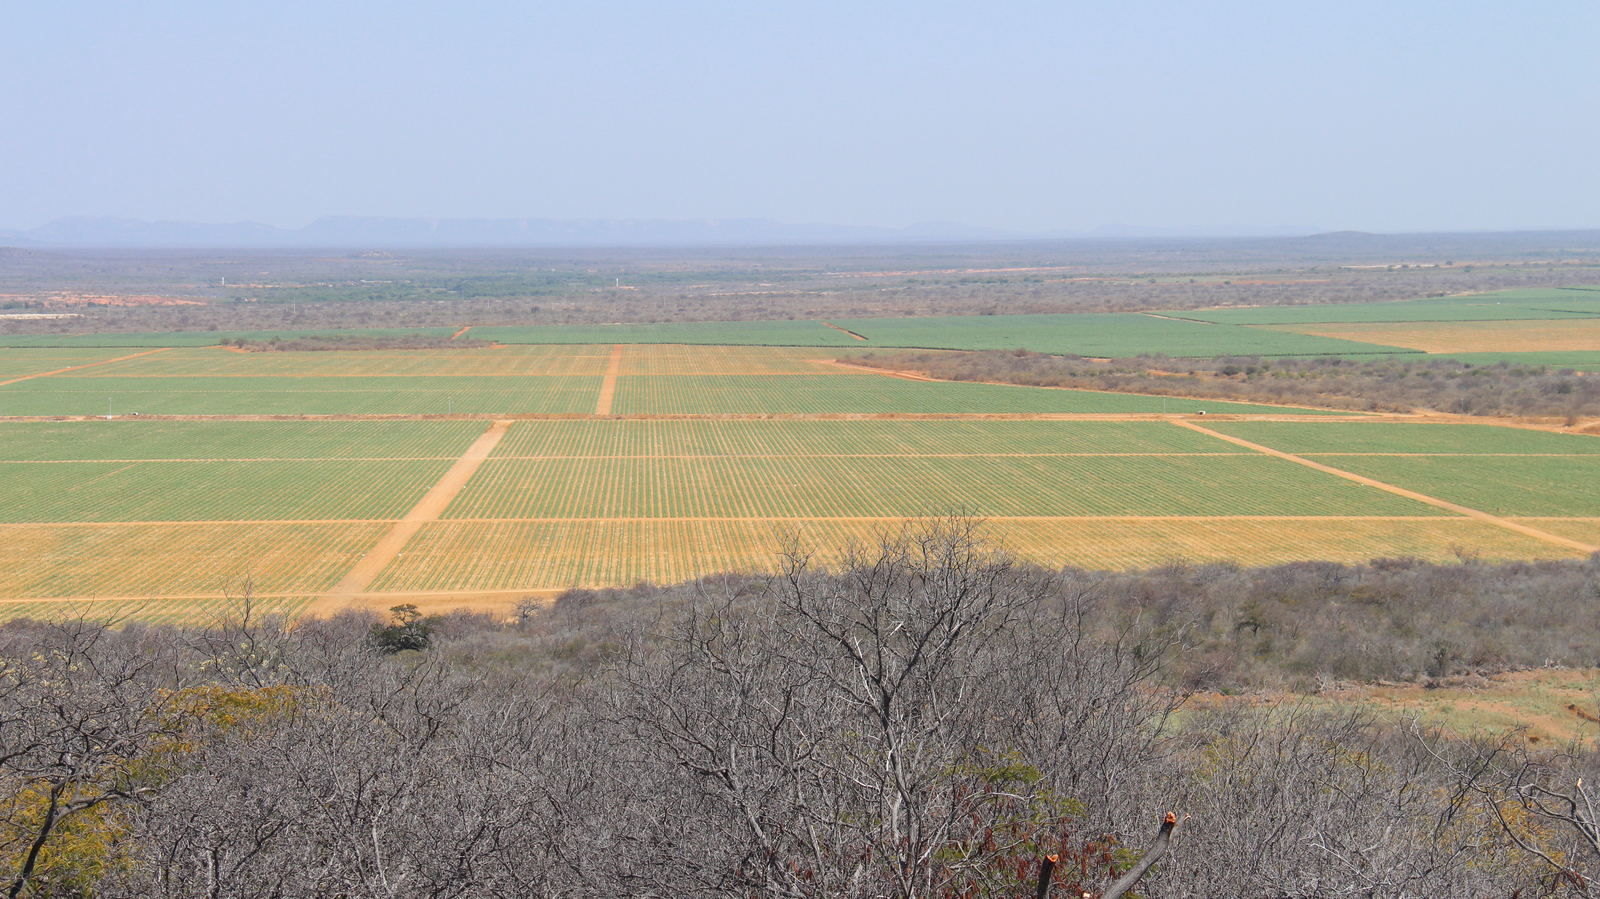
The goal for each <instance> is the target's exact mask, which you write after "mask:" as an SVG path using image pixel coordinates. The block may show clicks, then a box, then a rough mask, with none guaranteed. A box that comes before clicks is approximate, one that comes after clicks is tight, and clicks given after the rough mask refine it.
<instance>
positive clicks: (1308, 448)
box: [1207, 420, 1600, 455]
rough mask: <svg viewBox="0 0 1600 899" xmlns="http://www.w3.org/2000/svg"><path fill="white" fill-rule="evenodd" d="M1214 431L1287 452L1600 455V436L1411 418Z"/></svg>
mask: <svg viewBox="0 0 1600 899" xmlns="http://www.w3.org/2000/svg"><path fill="white" fill-rule="evenodd" d="M1207 427H1208V428H1211V429H1212V430H1214V431H1218V432H1221V433H1223V434H1228V435H1231V436H1234V437H1242V438H1244V439H1245V440H1249V441H1252V442H1254V443H1259V444H1262V445H1264V446H1270V447H1272V448H1273V449H1276V450H1282V451H1284V452H1286V453H1458V454H1473V453H1533V454H1552V453H1554V454H1573V455H1600V437H1591V436H1586V435H1583V434H1554V433H1550V432H1548V431H1534V430H1529V429H1527V428H1506V427H1498V426H1495V425H1458V424H1421V423H1418V424H1412V423H1409V422H1362V421H1359V420H1358V421H1346V422H1332V421H1330V422H1320V421H1318V422H1299V421H1295V422H1290V421H1219V422H1213V423H1210V424H1207Z"/></svg>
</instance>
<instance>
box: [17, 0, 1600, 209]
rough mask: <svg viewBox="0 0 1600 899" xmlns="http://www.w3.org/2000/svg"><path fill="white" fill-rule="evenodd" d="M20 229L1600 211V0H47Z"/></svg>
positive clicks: (20, 125) (20, 72)
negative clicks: (67, 0)
mask: <svg viewBox="0 0 1600 899" xmlns="http://www.w3.org/2000/svg"><path fill="white" fill-rule="evenodd" d="M9 18H10V22H9V27H8V29H7V30H6V33H5V35H4V36H0V47H3V48H4V51H5V52H4V53H0V77H3V78H4V79H5V80H6V83H7V84H8V85H10V86H11V87H12V89H11V90H10V91H7V92H6V93H5V95H4V96H3V97H0V115H3V117H4V118H3V121H4V122H5V123H6V125H7V127H6V128H5V129H4V136H3V137H0V172H3V174H0V230H10V231H27V230H30V229H35V228H38V227H40V226H42V225H45V224H46V223H49V222H52V221H54V220H57V219H60V218H63V217H73V216H105V217H112V218H126V219H138V220H144V221H164V222H204V223H230V222H259V223H262V224H265V225H268V226H271V227H273V228H278V229H299V228H304V227H306V226H307V225H308V223H312V222H315V221H317V220H318V219H321V218H323V217H326V216H371V217H392V218H430V219H513V218H527V219H542V220H588V221H595V220H628V221H669V222H670V221H701V220H738V219H766V220H772V221H774V222H783V223H793V224H801V223H826V224H828V225H830V226H838V227H840V228H882V229H904V228H906V227H907V226H911V225H916V224H918V223H928V222H935V223H961V224H962V225H964V226H971V227H972V228H974V229H996V230H998V231H1002V232H1009V233H1016V234H1052V235H1054V234H1068V233H1070V234H1082V233H1089V232H1094V231H1096V229H1103V228H1106V227H1107V226H1112V227H1113V228H1115V227H1122V228H1128V229H1131V230H1140V229H1148V230H1149V231H1151V232H1164V233H1179V232H1185V231H1187V232H1191V233H1195V234H1207V233H1211V234H1244V233H1279V234H1283V233H1310V232H1312V231H1340V230H1361V231H1372V232H1389V233H1406V232H1429V231H1499V230H1534V229H1582V228H1595V227H1600V214H1597V212H1596V210H1597V209H1600V178H1595V177H1594V175H1593V171H1592V170H1593V156H1594V148H1595V147H1596V146H1597V145H1600V121H1597V120H1596V119H1595V117H1594V116H1593V115H1592V114H1590V113H1587V112H1585V110H1593V109H1595V108H1600V62H1597V61H1596V59H1595V57H1594V54H1593V53H1592V52H1591V50H1592V46H1593V45H1594V43H1595V40H1596V38H1600V7H1596V6H1595V5H1594V4H1590V3H1581V2H1552V3H1546V4H1542V5H1539V6H1537V7H1533V8H1525V7H1508V6H1503V5H1498V4H1490V3H1483V2H1469V3H1451V4H1446V3H1443V2H1422V3H1411V4H1404V5H1400V6H1396V5H1393V4H1381V3H1376V2H1365V0H1362V2H1354V3H1347V4H1342V5H1339V6H1337V7H1331V6H1329V7H1311V6H1308V5H1293V6H1288V7H1285V6H1282V5H1278V4H1267V3H1255V2H1231V3H1201V4H1176V3H1156V2H1144V3H1131V4H1119V5H1116V6H1110V5H1106V6H1097V5H1088V4H1060V5H1047V4H1041V3H1025V2H1002V3H998V4H987V5H985V6H983V7H982V8H979V7H977V6H976V5H969V4H957V3H931V4H921V5H918V6H917V7H915V9H914V11H913V10H912V9H911V8H909V7H906V6H903V5H899V4H887V3H868V4H860V3H842V2H820V3H812V4H805V5H800V4H767V5H761V6H759V7H751V6H745V5H740V4H734V3H731V2H691V3H686V4H677V5H673V6H672V7H670V8H668V7H662V6H659V5H654V4H647V3H642V2H637V0H610V2H598V3H585V4H578V3H572V2H557V3H552V4H546V5H542V6H539V7H537V8H525V9H524V8H509V7H504V6H499V5H493V4H470V3H469V4H461V5H452V6H450V7H442V6H434V5H426V4H409V5H400V4H394V5H391V4H379V3H376V2H372V0H354V2H345V3H339V4H335V5H333V6H327V5H322V4H317V5H313V4H310V3H306V2H286V3H282V4H277V5H273V6H271V7H265V6H263V7H249V8H239V7H217V6H213V5H209V4H201V3H197V2H158V3H155V4H143V5H139V6H137V7H134V6H127V5H123V4H114V3H109V2H84V3H74V4H54V5H49V4H41V5H29V6H25V7H21V8H18V9H15V10H12V11H10V17H9Z"/></svg>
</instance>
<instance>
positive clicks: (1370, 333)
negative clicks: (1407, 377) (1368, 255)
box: [1261, 319, 1600, 353]
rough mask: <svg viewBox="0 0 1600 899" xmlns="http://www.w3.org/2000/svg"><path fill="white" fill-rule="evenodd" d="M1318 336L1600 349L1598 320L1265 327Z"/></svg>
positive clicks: (1441, 349)
mask: <svg viewBox="0 0 1600 899" xmlns="http://www.w3.org/2000/svg"><path fill="white" fill-rule="evenodd" d="M1261 327H1263V328H1266V329H1269V330H1273V331H1288V332H1291V333H1295V334H1308V335H1311V336H1314V337H1333V338H1337V339H1340V340H1360V341H1366V342H1368V343H1378V344H1383V345H1384V346H1398V347H1405V348H1407V349H1412V350H1421V351H1422V352H1424V353H1555V352H1583V351H1596V350H1600V319H1556V320H1534V321H1483V322H1476V321H1463V322H1411V323H1403V324H1402V323H1395V322H1345V323H1339V324H1312V325H1263V326H1261Z"/></svg>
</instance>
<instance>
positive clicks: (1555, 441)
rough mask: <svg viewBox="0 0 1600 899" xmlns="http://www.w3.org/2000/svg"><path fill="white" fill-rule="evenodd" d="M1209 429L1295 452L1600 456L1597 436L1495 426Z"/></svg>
mask: <svg viewBox="0 0 1600 899" xmlns="http://www.w3.org/2000/svg"><path fill="white" fill-rule="evenodd" d="M1206 426H1207V427H1209V428H1210V429H1211V430H1213V431H1217V432H1220V433H1223V434H1228V435H1231V436H1234V437H1240V438H1243V439H1245V440H1249V441H1252V442H1254V443H1259V444H1261V445H1263V446H1270V447H1272V448H1273V449H1276V450H1282V451H1284V452H1286V453H1295V454H1298V455H1315V454H1319V453H1383V454H1395V453H1402V454H1428V453H1435V454H1444V455H1489V454H1497V453H1510V454H1532V455H1600V437H1591V436H1586V435H1583V434H1552V433H1549V432H1546V431H1532V430H1528V429H1526V428H1507V427H1497V426H1495V425H1459V424H1410V423H1405V422H1382V423H1374V424H1363V423H1354V422H1352V423H1349V424H1345V423H1337V424H1335V423H1328V424H1324V423H1322V422H1244V421H1219V422H1211V423H1208V424H1207V425H1206ZM1596 511H1597V514H1600V510H1596Z"/></svg>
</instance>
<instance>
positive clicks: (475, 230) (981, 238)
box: [0, 216, 1316, 249]
mask: <svg viewBox="0 0 1600 899" xmlns="http://www.w3.org/2000/svg"><path fill="white" fill-rule="evenodd" d="M1315 230H1316V229H1314V228H1292V227H1283V226H1277V227H1271V228H1248V227H1235V228H1190V229H1182V228H1142V227H1135V226H1126V225H1109V226H1104V227H1101V228H1097V229H1095V230H1094V231H1089V232H1024V231H1007V230H1003V229H999V228H985V227H982V226H977V225H964V224H961V223H958V222H922V223H919V224H915V225H910V226H908V227H905V228H885V227H877V226H871V225H829V224H798V225H794V224H782V223H779V222H775V221H772V220H770V219H695V220H666V219H532V218H509V219H434V218H384V217H376V216H324V217H323V218H319V219H317V220H316V221H314V222H312V223H311V224H309V225H306V226H305V227H303V228H277V227H273V226H271V225H262V224H258V223H256V222H234V223H229V224H208V223H199V222H148V221H143V220H141V219H123V218H109V217H98V216H71V217H68V218H60V219H56V220H55V221H52V222H49V223H47V224H44V225H41V226H40V227H38V228H31V229H27V230H13V231H4V230H0V244H6V245H10V246H19V247H60V248H68V247H76V248H90V247H93V248H107V249H113V248H115V249H120V248H129V249H158V248H164V249H212V248H216V249H266V248H308V249H310V248H324V247H326V248H352V247H375V246H381V247H397V248H407V247H409V248H423V247H426V248H449V247H604V246H619V247H620V246H767V245H786V244H922V243H955V242H985V241H1018V240H1049V239H1063V238H1069V239H1085V238H1087V239H1096V238H1099V239H1128V238H1152V237H1242V236H1261V237H1267V236H1291V235H1295V236H1298V235H1304V234H1309V233H1311V232H1313V231H1315Z"/></svg>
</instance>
